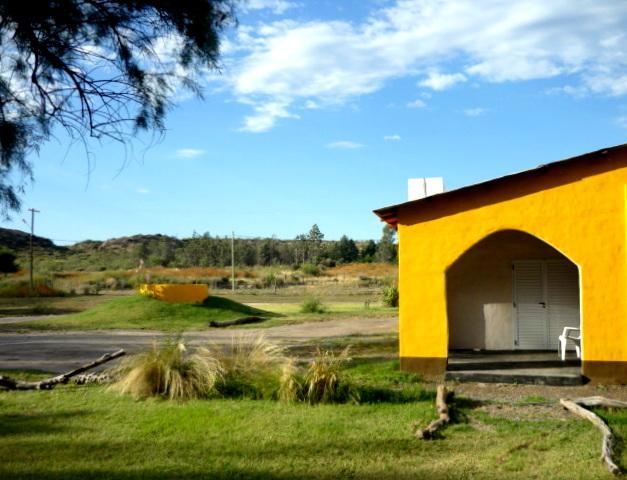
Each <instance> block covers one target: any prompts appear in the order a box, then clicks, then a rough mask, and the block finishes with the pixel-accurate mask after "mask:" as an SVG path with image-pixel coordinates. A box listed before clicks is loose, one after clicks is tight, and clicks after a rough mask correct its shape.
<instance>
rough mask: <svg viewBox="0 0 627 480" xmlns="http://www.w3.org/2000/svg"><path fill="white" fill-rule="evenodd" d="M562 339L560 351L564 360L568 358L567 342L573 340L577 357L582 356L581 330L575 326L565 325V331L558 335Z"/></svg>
mask: <svg viewBox="0 0 627 480" xmlns="http://www.w3.org/2000/svg"><path fill="white" fill-rule="evenodd" d="M558 338H559V341H560V351H559V352H558V353H559V354H560V356H561V357H562V361H564V360H566V342H568V340H571V341H572V342H573V343H574V344H575V352H576V353H577V358H581V330H580V329H579V328H575V327H564V331H563V332H562V334H561V335H560V336H559V337H558Z"/></svg>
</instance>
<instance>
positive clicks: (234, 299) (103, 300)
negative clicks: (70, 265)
mask: <svg viewBox="0 0 627 480" xmlns="http://www.w3.org/2000/svg"><path fill="white" fill-rule="evenodd" d="M395 274H396V267H395V266H394V265H391V264H376V263H374V264H367V263H364V264H347V265H341V266H338V267H333V268H327V269H323V270H322V271H321V272H320V273H319V274H318V275H302V274H299V273H298V272H293V271H292V270H290V269H286V268H281V267H264V268H262V267H257V268H251V269H242V270H239V271H238V286H237V290H236V291H235V292H232V291H231V289H230V288H223V287H224V285H226V287H229V284H228V281H227V282H226V284H224V281H223V280H224V277H225V276H226V275H228V272H227V271H226V270H224V269H217V268H186V269H174V268H171V269H166V268H150V269H146V270H145V271H143V273H142V274H141V275H138V274H137V272H136V271H135V270H128V271H104V272H56V273H53V274H51V275H50V276H49V277H47V278H46V279H45V280H42V279H41V278H40V279H39V280H38V281H40V282H45V285H46V286H48V287H49V288H52V289H54V290H58V291H60V292H66V293H69V294H68V295H66V296H41V297H32V298H28V297H22V298H15V297H6V296H5V297H1V296H0V319H1V318H2V317H16V316H18V317H19V316H36V315H55V316H54V317H44V318H41V319H38V320H34V321H33V320H32V319H28V321H25V322H19V321H11V323H8V324H2V323H1V322H0V330H4V331H7V330H9V331H33V330H110V329H125V330H128V329H139V330H162V331H181V330H202V329H206V328H207V327H208V323H209V322H210V321H223V320H232V319H235V318H239V317H242V316H247V315H257V316H262V317H265V318H267V320H266V321H265V322H263V323H260V324H255V325H251V326H254V327H273V326H278V325H285V324H294V323H302V322H310V321H316V322H317V321H326V320H331V319H339V318H341V319H352V318H355V319H358V318H373V317H374V318H377V317H391V316H395V315H396V313H397V310H396V308H389V307H385V306H383V305H382V303H381V292H382V289H383V288H385V285H389V284H391V283H393V281H394V278H395V277H394V276H395ZM140 277H141V278H140ZM24 278H25V277H24V273H18V274H15V275H13V276H9V277H8V278H6V279H4V280H3V282H0V283H1V285H0V293H2V292H3V291H4V292H5V293H6V294H7V295H11V294H12V292H15V291H16V288H17V287H18V286H19V291H20V292H23V291H25V288H26V287H25V286H24ZM220 279H222V280H220ZM146 280H150V281H155V282H174V283H176V282H204V283H209V284H210V285H221V286H220V287H218V286H214V287H213V288H211V289H210V291H211V294H212V297H213V298H216V299H217V298H222V299H223V300H222V304H221V305H222V306H223V307H224V306H228V308H226V309H225V308H221V309H218V310H215V311H212V310H211V309H210V308H199V307H196V306H190V305H176V306H173V305H167V304H162V303H160V302H155V301H146V300H145V299H136V298H135V299H134V298H132V297H133V294H134V292H135V290H134V287H133V286H134V285H137V284H138V283H140V282H143V281H146ZM26 291H27V288H26ZM77 292H78V293H77ZM80 292H87V294H82V293H80ZM307 298H316V299H318V300H320V302H321V303H322V305H323V310H324V311H322V312H319V313H303V312H301V304H302V303H303V301H304V300H305V299H307ZM216 301H217V300H216ZM237 304H244V305H246V306H247V307H246V308H241V307H236V305H237ZM214 306H215V305H214Z"/></svg>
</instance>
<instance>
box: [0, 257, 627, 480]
mask: <svg viewBox="0 0 627 480" xmlns="http://www.w3.org/2000/svg"><path fill="white" fill-rule="evenodd" d="M151 272H152V273H151V275H152V278H153V279H164V278H165V279H168V280H171V281H200V280H201V279H203V278H204V279H207V278H209V277H210V276H211V275H221V274H224V272H222V271H213V270H212V271H209V270H207V269H187V270H185V271H182V270H173V269H169V270H168V271H165V269H160V270H154V269H153V270H151ZM133 275H134V273H133V272H132V271H128V272H123V273H120V272H96V273H93V272H92V273H83V272H70V273H67V272H66V273H65V274H57V276H56V277H55V279H54V280H53V287H54V288H56V289H61V290H65V291H72V290H73V291H74V292H81V291H83V289H87V290H88V291H91V292H92V294H88V295H82V294H74V295H68V296H63V297H39V298H1V299H0V323H1V322H2V319H1V317H15V316H18V317H19V316H21V315H25V316H28V315H40V314H60V315H55V316H51V317H41V318H39V319H35V320H33V319H28V321H24V322H19V321H18V322H15V321H14V320H15V319H11V320H10V322H11V323H6V324H3V325H0V328H1V329H2V330H3V331H4V332H24V333H28V332H29V331H46V330H52V331H58V330H74V331H77V330H108V329H124V330H127V329H134V330H161V331H165V332H172V333H176V332H180V331H189V332H190V334H193V332H198V331H199V330H206V329H207V328H208V326H207V324H208V322H209V321H210V320H215V321H224V320H229V319H234V318H239V317H241V316H248V315H258V316H263V317H265V318H267V320H266V321H265V322H263V323H262V324H253V325H250V327H254V328H258V327H260V326H263V327H275V326H280V325H286V324H290V323H303V322H324V321H330V320H338V319H346V320H350V322H349V323H350V324H351V325H352V321H353V320H355V321H359V320H360V319H362V320H365V319H368V318H375V319H376V318H378V317H381V318H393V317H395V316H396V314H397V309H396V308H390V307H383V306H382V304H381V292H382V289H383V288H384V287H385V286H386V285H390V284H391V283H393V279H394V275H395V270H394V269H393V267H391V266H390V265H385V264H354V265H342V266H339V267H334V268H329V269H326V270H325V271H324V272H323V273H322V274H321V275H317V276H305V277H299V278H298V279H297V280H294V279H293V278H292V277H291V276H290V275H291V273H289V272H288V271H283V272H281V271H277V270H274V271H271V270H262V269H254V270H251V271H249V272H240V275H239V277H238V278H239V279H240V282H238V289H237V291H236V292H235V293H232V292H231V291H230V290H229V289H227V288H212V290H211V293H212V296H211V297H210V298H209V299H208V300H207V302H206V303H205V305H181V304H178V305H172V304H167V303H164V302H159V301H157V300H153V299H149V298H144V297H139V296H136V295H133V289H132V288H127V287H128V286H129V285H131V283H132V281H133V278H134V277H133ZM211 278H213V277H211ZM269 278H270V280H269ZM277 278H283V279H289V281H287V282H285V283H281V282H278V283H281V286H278V283H273V282H275V281H276V279H277ZM292 280H293V281H294V283H290V282H292ZM13 281H21V280H20V279H19V277H17V278H16V279H13ZM5 284H6V282H5ZM227 286H228V283H227ZM101 287H102V288H101ZM104 287H109V288H108V289H107V288H104ZM90 289H93V291H92V290H90ZM96 292H97V293H96ZM310 297H315V298H318V299H319V300H320V301H321V302H322V304H323V305H324V312H323V313H302V312H301V306H302V303H303V300H304V299H306V298H310ZM377 321H378V320H377ZM386 325H387V324H386ZM309 326H313V325H309ZM238 328H241V327H238ZM290 328H291V327H290ZM323 328H324V332H325V333H324V336H325V337H327V338H319V339H313V338H310V339H309V340H300V341H297V342H292V343H289V342H288V343H286V348H287V352H288V353H289V355H290V356H292V357H294V358H295V360H296V361H297V365H300V366H303V365H305V364H306V363H307V362H309V361H310V360H311V358H312V357H314V356H315V355H316V352H317V349H318V348H322V349H332V350H335V351H339V350H340V349H343V348H344V347H346V346H347V345H350V346H351V350H350V352H351V354H350V355H351V357H352V360H351V361H350V362H348V363H347V364H346V365H345V366H344V367H343V370H342V375H343V376H344V378H345V379H347V380H348V381H349V382H350V383H351V385H353V386H355V388H356V389H357V391H359V395H358V396H359V399H360V400H359V402H357V403H356V402H349V403H343V404H326V405H316V406H311V405H308V404H306V403H282V402H278V401H275V400H252V399H249V398H221V397H220V398H213V399H204V400H191V401H185V402H184V401H174V402H171V401H166V400H160V399H154V398H153V399H148V400H141V401H137V400H133V399H132V398H131V397H129V396H123V395H120V394H118V393H116V392H113V391H112V390H111V389H109V388H107V387H106V386H94V385H91V386H78V385H72V384H70V385H67V386H60V387H57V388H56V389H55V390H52V391H15V392H7V391H0V458H2V459H3V461H2V462H0V478H11V479H13V478H16V479H19V478H51V479H65V478H67V479H70V478H102V479H124V480H127V479H128V480H130V479H134V478H156V479H166V478H181V479H193V478H199V479H200V478H218V479H219V478H224V479H227V478H228V479H231V478H259V479H272V480H282V479H288V478H314V479H335V478H360V479H361V478H363V479H373V480H374V479H386V478H390V479H392V478H394V479H410V478H412V479H413V478H433V479H449V478H450V479H473V478H477V479H501V478H510V479H518V478H519V479H530V478H531V479H532V478H536V479H544V478H551V479H576V478H580V479H605V478H612V477H611V475H610V474H609V473H607V472H606V470H605V469H604V467H603V466H602V465H601V464H600V462H599V461H598V457H599V448H600V438H599V435H598V433H597V431H596V430H595V429H593V428H592V427H591V426H590V424H588V423H586V422H585V421H582V420H580V419H578V418H575V417H573V416H572V415H571V414H569V413H567V412H565V411H564V410H563V409H562V408H560V406H559V404H558V403H557V399H558V398H559V397H561V396H572V397H574V396H584V395H593V394H601V395H607V396H609V397H614V398H621V399H625V396H626V392H625V390H624V388H621V387H602V386H599V387H594V386H585V387H573V389H568V388H564V387H542V386H535V385H528V386H524V385H508V386H505V385H484V384H452V385H450V386H451V387H452V388H454V389H455V392H456V393H455V400H454V404H453V408H454V410H453V411H454V423H453V424H452V425H451V426H449V427H448V428H446V429H445V430H444V431H443V433H442V435H441V437H440V438H439V439H437V440H434V441H420V440H417V439H416V438H414V437H413V435H412V425H413V424H414V423H416V424H417V425H421V426H423V425H426V424H428V423H429V422H430V421H431V420H432V419H434V418H435V416H436V412H435V409H434V405H433V400H434V388H435V385H434V384H433V383H432V382H429V381H425V380H423V379H421V378H419V377H417V376H415V375H413V374H408V373H403V372H400V371H399V368H398V361H397V360H396V357H397V355H398V337H397V335H396V334H395V333H394V332H393V331H390V332H388V333H385V332H382V333H381V332H380V333H377V334H376V335H375V334H368V333H365V334H361V333H359V334H357V335H353V336H335V337H328V333H326V332H327V331H328V329H327V327H326V326H323ZM386 328H387V327H386ZM386 332H387V330H386ZM95 333H97V332H95ZM224 333H225V334H227V333H228V332H224ZM64 335H65V334H64ZM79 335H81V334H79ZM202 335H205V334H202ZM202 335H201V338H203V337H202ZM209 335H213V334H209ZM37 336H38V335H35V337H37ZM14 337H20V335H17V336H14ZM204 338H209V337H204ZM64 341H65V340H64ZM3 373H5V372H1V371H0V374H3ZM6 373H7V374H9V375H11V376H19V377H23V378H30V379H35V378H39V377H42V376H43V375H44V373H42V372H39V371H29V372H26V371H11V372H6ZM597 413H599V414H600V415H601V416H603V418H605V420H606V421H607V422H608V423H609V424H610V426H611V428H612V429H613V431H614V433H615V434H616V436H617V437H618V439H619V444H618V447H617V449H616V453H617V460H618V463H619V464H620V465H621V466H623V467H627V449H626V448H624V440H623V439H625V438H627V411H603V410H598V411H597ZM565 465H566V466H567V467H565Z"/></svg>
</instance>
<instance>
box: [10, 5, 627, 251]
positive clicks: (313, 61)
mask: <svg viewBox="0 0 627 480" xmlns="http://www.w3.org/2000/svg"><path fill="white" fill-rule="evenodd" d="M438 5H439V8H438V9H434V8H432V7H433V5H432V2H429V1H426V0H408V1H404V2H401V1H380V0H371V1H364V2H357V1H354V2H347V3H342V4H341V5H337V4H336V3H335V2H330V1H325V2H316V3H315V4H313V3H310V2H292V1H289V0H280V1H279V0H264V1H257V2H253V3H252V4H250V5H249V7H248V8H247V9H240V11H239V21H240V25H239V27H238V28H237V29H232V30H230V31H228V32H227V34H226V37H225V39H224V41H223V51H222V72H221V74H216V73H215V72H201V73H202V74H203V75H204V86H205V100H204V101H201V100H199V99H195V98H191V97H190V96H189V95H188V94H186V93H185V92H183V91H181V92H177V99H178V100H179V101H178V106H177V107H176V108H175V109H173V110H172V111H171V112H170V114H169V115H168V117H167V118H166V120H165V122H166V129H167V132H166V134H165V136H164V137H163V138H152V137H150V136H142V137H139V138H138V139H137V140H136V142H135V143H134V144H133V145H131V146H128V149H127V148H125V147H124V146H121V145H116V144H113V143H111V142H104V141H103V142H101V143H98V142H95V141H94V142H92V143H91V144H90V145H89V148H90V151H91V153H90V154H89V155H86V152H85V151H84V150H83V148H82V147H81V146H80V145H78V144H76V143H75V144H73V145H69V146H68V143H69V139H68V138H67V137H66V136H64V135H63V134H62V133H60V132H55V133H56V140H53V141H50V142H48V143H46V144H44V145H42V148H41V152H40V154H39V155H38V156H37V155H32V156H31V157H30V159H31V161H33V163H34V170H35V182H34V184H32V185H30V186H28V187H27V190H26V192H25V195H24V197H23V210H22V211H21V212H19V213H15V214H13V218H12V219H11V220H10V221H3V222H2V226H3V227H5V228H16V229H20V230H21V229H22V228H25V229H27V230H28V228H29V227H28V226H27V225H24V224H23V223H22V218H26V219H27V220H28V221H29V220H30V219H29V217H26V215H27V213H28V212H26V209H28V208H37V209H38V210H40V211H41V213H39V214H37V216H36V219H35V234H36V235H38V236H41V237H45V238H50V239H52V240H53V241H54V242H55V243H56V244H59V245H64V244H72V243H77V242H80V241H84V240H87V239H92V240H94V239H95V240H97V241H105V240H107V239H111V238H119V237H123V236H133V235H136V234H146V235H151V234H163V235H168V236H173V237H177V238H186V237H190V236H191V235H192V233H193V232H194V231H197V232H209V233H211V235H213V236H221V237H223V236H229V235H230V234H231V232H232V231H234V232H235V235H236V237H238V238H246V237H253V238H255V237H256V238H271V237H273V236H275V237H277V238H280V239H285V240H290V239H293V238H294V237H295V236H296V235H297V234H300V233H304V232H307V231H308V230H309V228H310V227H311V225H312V224H314V223H315V224H318V225H319V227H320V229H321V231H322V232H323V233H324V234H325V238H326V239H329V240H337V239H339V238H340V237H341V236H342V235H344V234H345V235H347V236H348V237H350V238H354V239H360V240H369V239H373V240H378V239H379V238H380V236H381V229H382V228H383V224H382V223H381V222H380V221H379V219H378V218H377V217H376V216H375V215H374V214H373V213H372V210H374V209H377V208H381V207H385V206H387V205H393V204H397V203H401V202H403V201H406V199H407V180H408V179H409V178H416V177H435V176H441V177H443V178H444V184H445V189H446V190H447V191H450V190H453V189H456V188H459V187H462V186H465V185H469V184H474V183H478V182H481V181H485V180H489V179H492V178H495V177H500V176H503V175H506V174H510V173H514V172H518V171H523V170H527V169H530V168H534V167H536V166H538V165H541V164H544V163H549V162H553V161H557V160H561V159H565V158H569V157H572V156H576V155H580V154H584V153H587V152H591V151H595V150H598V149H601V148H605V147H610V146H613V145H618V144H622V143H625V141H626V139H625V133H626V129H627V113H626V112H627V102H625V95H627V61H625V60H624V58H627V47H625V45H627V43H626V42H625V40H626V39H627V35H626V34H625V33H624V28H623V27H622V25H624V24H625V22H627V5H624V4H619V3H616V2H612V1H610V0H604V1H600V2H582V4H581V5H580V6H579V9H578V10H577V11H576V12H573V11H572V3H570V2H567V1H565V0H559V1H555V2H551V3H550V4H546V2H541V1H540V0H525V1H523V2H517V3H516V4H511V2H506V1H497V2H491V4H490V8H488V9H485V10H483V11H482V12H481V14H479V12H476V8H475V5H474V4H473V2H470V1H469V0H456V1H453V0H446V1H444V2H441V3H440V4H438ZM490 22H494V23H495V24H499V25H501V28H499V29H488V30H486V29H482V28H480V27H481V25H485V24H488V23H490ZM582 25H586V27H585V28H583V27H582ZM427 33H428V36H427ZM494 45H498V46H499V48H498V49H494V48H493V46H494ZM330 47H333V48H330ZM285 51H287V52H288V54H281V52H285ZM86 156H88V157H89V158H86ZM139 232H141V233H139Z"/></svg>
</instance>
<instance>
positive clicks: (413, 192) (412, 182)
mask: <svg viewBox="0 0 627 480" xmlns="http://www.w3.org/2000/svg"><path fill="white" fill-rule="evenodd" d="M426 196H427V187H426V184H425V179H424V178H410V179H409V180H407V199H408V200H409V201H410V202H411V201H412V200H419V199H421V198H425V197H426Z"/></svg>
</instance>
